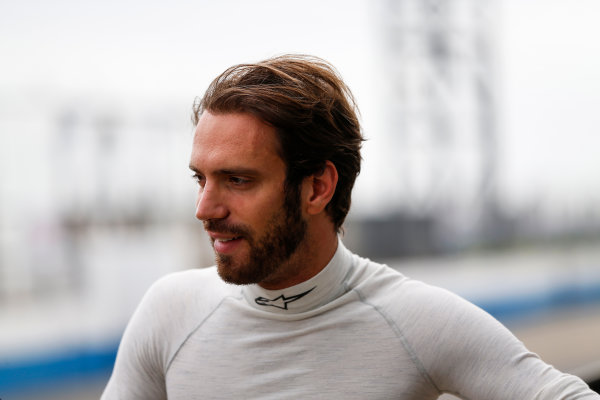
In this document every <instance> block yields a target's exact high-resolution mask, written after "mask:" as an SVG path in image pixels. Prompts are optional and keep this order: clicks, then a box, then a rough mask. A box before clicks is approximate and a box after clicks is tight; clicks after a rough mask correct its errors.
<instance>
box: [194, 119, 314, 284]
mask: <svg viewBox="0 0 600 400" xmlns="http://www.w3.org/2000/svg"><path fill="white" fill-rule="evenodd" d="M277 149H278V142H277V138H276V133H275V129H274V128H273V127H271V126H269V125H266V124H264V123H263V122H262V121H260V120H259V119H258V118H256V117H254V116H252V115H250V114H244V113H226V114H211V113H210V112H208V111H205V112H204V113H203V114H202V116H201V117H200V120H199V122H198V126H197V128H196V133H195V136H194V143H193V149H192V156H191V161H190V168H191V169H192V170H193V171H194V172H195V176H196V179H197V180H198V184H199V188H198V199H197V202H196V217H197V218H198V219H200V220H202V221H203V222H204V228H205V229H206V231H207V232H208V234H209V236H210V238H211V242H212V244H213V248H214V250H215V254H216V260H217V267H218V271H219V275H220V276H221V278H223V280H225V281H227V282H230V283H235V284H249V283H265V282H276V281H277V280H282V279H285V274H286V272H289V271H290V270H291V269H292V266H291V265H289V264H290V262H289V260H290V257H292V255H294V253H295V252H296V250H297V248H298V245H299V244H300V243H301V242H302V241H303V239H304V236H305V232H306V222H305V220H304V218H303V217H302V212H301V204H300V195H299V194H298V193H295V191H293V190H292V191H290V192H286V191H285V177H286V176H285V174H286V168H285V163H284V162H283V160H282V159H281V157H280V156H279V154H278V152H277Z"/></svg>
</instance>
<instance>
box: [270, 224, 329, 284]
mask: <svg viewBox="0 0 600 400" xmlns="http://www.w3.org/2000/svg"><path fill="white" fill-rule="evenodd" d="M337 246H338V238H337V234H336V233H335V231H333V229H331V227H329V229H327V228H324V227H320V229H319V227H313V228H312V229H311V228H309V229H308V230H307V233H306V238H305V239H304V240H303V241H302V243H301V244H300V245H299V246H298V249H297V250H296V252H295V253H294V254H293V255H292V257H290V259H289V260H288V262H287V264H288V265H287V266H286V267H285V268H282V269H281V270H280V271H281V273H280V274H278V276H273V277H271V278H270V279H268V280H267V281H263V282H260V283H259V285H260V286H261V287H262V288H264V289H267V290H280V289H285V288H288V287H291V286H294V285H297V284H299V283H302V282H304V281H307V280H309V279H310V278H312V277H313V276H315V275H317V274H318V273H319V272H321V271H322V270H323V268H325V266H327V264H328V263H329V261H330V260H331V258H332V257H333V255H334V254H335V251H336V250H337Z"/></svg>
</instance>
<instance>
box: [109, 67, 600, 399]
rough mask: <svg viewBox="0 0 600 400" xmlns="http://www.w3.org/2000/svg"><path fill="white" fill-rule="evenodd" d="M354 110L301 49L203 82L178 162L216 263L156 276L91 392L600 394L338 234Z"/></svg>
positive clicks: (353, 162)
mask: <svg viewBox="0 0 600 400" xmlns="http://www.w3.org/2000/svg"><path fill="white" fill-rule="evenodd" d="M354 110H355V107H354V102H353V99H352V96H351V94H350V91H349V90H348V88H347V87H346V86H345V84H344V83H343V82H342V80H341V79H340V78H339V76H338V75H337V73H336V72H335V70H334V69H333V68H332V67H331V66H330V65H328V64H327V63H325V62H324V61H322V60H320V59H316V58H311V57H305V56H284V57H278V58H273V59H269V60H266V61H263V62H259V63H257V64H249V65H238V66H234V67H232V68H230V69H228V70H227V71H225V72H224V73H223V74H221V75H220V76H219V77H217V78H216V79H215V80H214V81H213V82H212V84H211V85H210V87H209V88H208V90H207V92H206V94H205V95H204V97H203V98H202V100H201V101H200V102H199V103H198V104H197V105H196V106H195V107H194V111H195V113H194V117H195V122H196V124H197V128H196V132H195V135H194V141H193V149H192V155H191V161H190V168H191V169H192V170H193V171H194V176H195V178H196V180H197V182H198V199H197V203H196V217H197V218H198V219H200V220H201V221H203V223H204V227H205V229H206V231H207V232H208V235H209V236H210V240H211V242H212V245H213V248H214V251H215V254H216V264H217V265H216V268H208V269H202V270H192V271H185V272H179V273H175V274H171V275H169V276H167V277H165V278H163V279H161V280H159V281H158V282H157V283H156V284H155V285H153V287H152V288H151V289H150V290H149V291H148V293H147V294H146V296H145V297H144V299H143V301H142V303H141V304H140V306H139V308H138V310H137V311H136V313H135V315H134V316H133V318H132V320H131V321H130V323H129V325H128V327H127V329H126V332H125V334H124V336H123V339H122V342H121V346H120V348H119V353H118V356H117V361H116V363H115V368H114V371H113V375H112V377H111V379H110V381H109V383H108V386H107V388H106V390H105V392H104V395H103V399H145V400H147V399H166V398H169V399H171V400H174V399H242V398H244V399H245V398H248V399H292V398H293V399H298V398H324V399H418V400H423V399H436V398H438V397H439V396H440V394H442V393H445V392H447V393H453V394H455V395H457V396H459V397H462V398H465V399H489V400H491V399H512V400H514V399H559V398H560V399H584V398H585V399H598V398H600V396H598V395H597V394H595V393H593V392H592V391H590V390H589V389H588V388H587V386H586V385H585V383H583V382H582V381H581V380H580V379H578V378H576V377H574V376H570V375H566V374H562V373H560V372H559V371H557V370H555V369H554V368H552V367H551V366H549V365H546V364H545V363H544V362H542V361H541V360H540V359H539V358H538V357H537V356H536V355H534V354H532V353H530V352H528V351H527V349H525V348H524V346H523V345H522V343H521V342H519V341H518V340H517V339H516V338H515V337H514V336H513V335H512V334H511V333H510V332H508V331H507V330H506V329H505V328H504V327H503V326H502V325H501V324H500V323H499V322H497V321H496V320H494V319H493V318H492V317H490V316H489V315H488V314H486V313H485V312H483V311H482V310H480V309H478V308H477V307H475V306H474V305H472V304H470V303H468V302H466V301H464V300H462V299H461V298H459V297H457V296H455V295H453V294H451V293H449V292H447V291H445V290H442V289H439V288H435V287H431V286H428V285H426V284H424V283H421V282H417V281H413V280H411V279H409V278H407V277H404V276H403V275H401V274H400V273H398V272H396V271H394V270H392V269H390V268H388V267H387V266H384V265H380V264H376V263H374V262H372V261H370V260H367V259H363V258H360V257H359V256H357V255H354V254H352V253H351V252H349V251H348V250H347V249H346V248H345V247H344V245H343V244H342V242H341V241H340V239H339V238H338V232H339V231H340V229H341V226H342V223H343V221H344V218H345V217H346V214H347V213H348V210H349V207H350V192H351V190H352V187H353V185H354V180H355V178H356V176H357V175H358V173H359V170H360V146H361V142H362V136H361V133H360V126H359V123H358V119H357V117H356V114H355V111H354Z"/></svg>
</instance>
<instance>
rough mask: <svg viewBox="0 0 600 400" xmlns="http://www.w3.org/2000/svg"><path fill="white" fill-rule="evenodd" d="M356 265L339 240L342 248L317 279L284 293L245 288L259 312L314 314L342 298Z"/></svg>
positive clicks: (251, 287) (260, 288)
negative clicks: (339, 297)
mask: <svg viewBox="0 0 600 400" xmlns="http://www.w3.org/2000/svg"><path fill="white" fill-rule="evenodd" d="M351 264H352V254H351V253H350V251H348V250H347V249H346V248H345V247H344V245H343V244H342V241H341V240H339V239H338V247H337V250H336V251H335V254H334V255H333V257H332V258H331V260H330V261H329V263H328V264H327V265H326V266H325V268H323V270H321V272H319V273H318V274H317V275H315V276H314V277H312V278H310V279H309V280H307V281H304V282H301V283H299V284H297V285H294V286H291V287H289V288H285V289H281V290H267V289H264V288H262V287H261V286H259V285H257V284H254V285H249V286H245V287H244V288H243V289H242V292H243V294H244V297H245V298H246V300H247V301H248V303H249V304H250V305H251V306H252V307H254V308H256V309H259V310H262V311H267V312H271V313H277V314H296V313H302V312H306V311H310V310H312V309H315V308H317V307H320V306H322V305H324V304H327V303H329V302H330V301H331V300H333V299H335V298H336V297H338V296H340V295H341V294H342V293H343V291H344V285H343V284H342V283H343V282H344V280H345V278H346V275H347V273H348V271H349V270H350V267H351Z"/></svg>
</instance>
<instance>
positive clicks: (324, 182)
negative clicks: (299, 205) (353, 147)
mask: <svg viewBox="0 0 600 400" xmlns="http://www.w3.org/2000/svg"><path fill="white" fill-rule="evenodd" d="M337 181H338V173H337V169H336V168H335V165H333V163H332V162H331V161H326V162H325V167H324V168H323V171H321V172H319V173H317V174H314V175H311V176H309V177H306V178H305V179H304V182H303V191H302V196H303V199H304V201H305V210H306V212H307V213H308V214H309V215H316V214H319V213H320V212H322V211H323V210H325V207H327V204H329V202H330V201H331V198H332V197H333V194H334V193H335V188H336V186H337Z"/></svg>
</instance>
